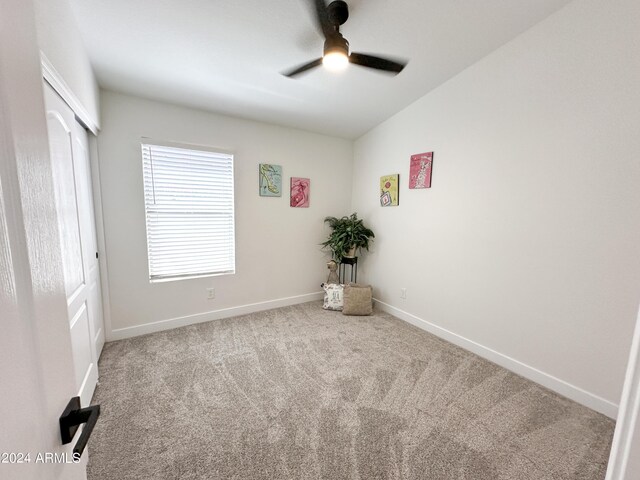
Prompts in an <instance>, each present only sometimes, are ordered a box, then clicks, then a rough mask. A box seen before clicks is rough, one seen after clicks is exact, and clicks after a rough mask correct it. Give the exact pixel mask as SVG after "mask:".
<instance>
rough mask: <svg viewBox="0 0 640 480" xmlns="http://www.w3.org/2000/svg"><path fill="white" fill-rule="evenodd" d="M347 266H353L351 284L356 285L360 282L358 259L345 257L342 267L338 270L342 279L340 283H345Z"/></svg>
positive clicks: (341, 263)
mask: <svg viewBox="0 0 640 480" xmlns="http://www.w3.org/2000/svg"><path fill="white" fill-rule="evenodd" d="M345 265H351V282H352V283H356V282H357V281H358V257H352V258H348V257H345V258H343V259H342V262H340V267H339V268H338V276H339V277H340V283H345V282H344V280H345V277H346V272H345V270H346V267H345Z"/></svg>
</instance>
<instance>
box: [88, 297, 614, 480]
mask: <svg viewBox="0 0 640 480" xmlns="http://www.w3.org/2000/svg"><path fill="white" fill-rule="evenodd" d="M93 401H94V403H99V404H101V405H102V412H101V417H100V419H99V421H98V424H97V426H96V428H95V430H94V432H93V435H92V438H91V440H90V442H89V450H90V451H89V464H88V478H89V480H111V479H113V480H126V479H136V480H142V479H181V480H182V479H183V480H190V479H225V480H226V479H336V480H337V479H363V480H373V479H433V480H447V479H456V480H458V479H470V480H485V479H487V480H497V479H505V480H520V479H531V480H558V479H576V480H578V479H579V480H592V479H594V480H595V479H603V478H604V476H605V471H606V465H607V459H608V454H609V449H610V444H611V439H612V436H613V429H614V422H613V421H612V420H610V419H608V418H606V417H605V416H603V415H600V414H598V413H596V412H594V411H592V410H589V409H588V408H585V407H583V406H580V405H578V404H576V403H574V402H572V401H570V400H568V399H566V398H564V397H561V396H559V395H556V394H554V393H552V392H550V391H549V390H547V389H545V388H543V387H541V386H539V385H537V384H535V383H532V382H530V381H528V380H526V379H524V378H522V377H519V376H517V375H515V374H513V373H510V372H509V371H507V370H505V369H503V368H501V367H499V366H496V365H494V364H492V363H490V362H488V361H486V360H483V359H481V358H479V357H478V356H476V355H473V354H471V353H469V352H467V351H465V350H462V349H460V348H458V347H456V346H454V345H451V344H449V343H447V342H445V341H443V340H441V339H439V338H437V337H435V336H433V335H430V334H428V333H426V332H424V331H422V330H419V329H417V328H415V327H413V326H411V325H409V324H407V323H405V322H403V321H401V320H399V319H397V318H394V317H393V316H391V315H388V314H386V313H383V312H379V311H376V312H374V315H373V316H370V317H345V316H343V315H342V314H340V313H339V312H327V311H324V310H322V309H321V304H319V303H318V302H312V303H307V304H302V305H296V306H292V307H285V308H279V309H275V310H270V311H267V312H260V313H255V314H251V315H244V316H240V317H235V318H229V319H225V320H217V321H213V322H209V323H203V324H198V325H192V326H188V327H183V328H179V329H176V330H171V331H166V332H160V333H155V334H151V335H146V336H143V337H136V338H132V339H128V340H122V341H118V342H113V343H108V344H107V345H105V347H104V351H103V353H102V357H101V360H100V385H99V386H98V388H97V390H96V393H95V396H94V399H93Z"/></svg>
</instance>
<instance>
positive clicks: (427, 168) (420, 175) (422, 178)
mask: <svg viewBox="0 0 640 480" xmlns="http://www.w3.org/2000/svg"><path fill="white" fill-rule="evenodd" d="M432 164H433V152H426V153H417V154H415V155H411V164H410V166H409V188H431V166H432Z"/></svg>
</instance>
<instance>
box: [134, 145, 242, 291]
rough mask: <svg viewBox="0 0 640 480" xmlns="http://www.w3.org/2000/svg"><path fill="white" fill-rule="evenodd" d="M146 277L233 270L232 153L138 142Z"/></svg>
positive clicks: (167, 277)
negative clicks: (147, 270) (142, 188)
mask: <svg viewBox="0 0 640 480" xmlns="http://www.w3.org/2000/svg"><path fill="white" fill-rule="evenodd" d="M142 161H143V173H144V203H145V209H146V217H147V249H148V255H149V278H150V280H151V281H154V280H155V281H158V280H166V279H178V278H186V277H195V276H205V275H219V274H225V273H235V238H234V236H235V234H234V219H233V155H229V154H225V153H215V152H211V151H206V150H193V149H187V148H178V147H173V146H161V145H152V144H142Z"/></svg>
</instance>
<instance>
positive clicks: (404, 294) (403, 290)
mask: <svg viewBox="0 0 640 480" xmlns="http://www.w3.org/2000/svg"><path fill="white" fill-rule="evenodd" d="M400 298H402V299H403V300H406V299H407V289H406V288H401V289H400Z"/></svg>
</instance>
